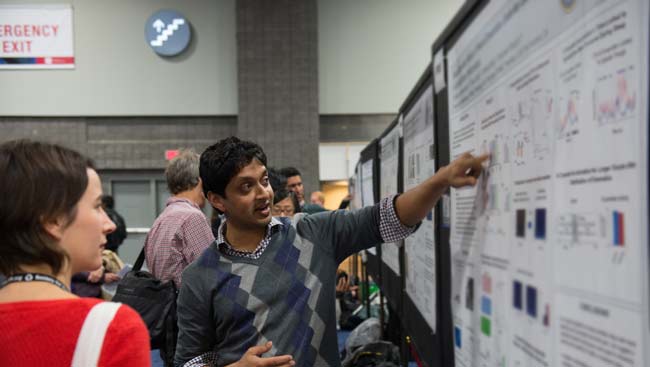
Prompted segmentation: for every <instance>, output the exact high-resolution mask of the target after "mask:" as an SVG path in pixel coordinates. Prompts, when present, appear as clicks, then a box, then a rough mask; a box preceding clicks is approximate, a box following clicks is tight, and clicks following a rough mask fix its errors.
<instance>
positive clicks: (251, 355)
mask: <svg viewBox="0 0 650 367" xmlns="http://www.w3.org/2000/svg"><path fill="white" fill-rule="evenodd" d="M271 347H273V343H272V342H270V341H269V342H266V344H264V345H258V346H255V347H250V348H248V350H247V351H246V353H245V354H244V355H243V356H242V357H241V359H240V360H239V361H237V362H235V363H232V364H229V365H228V366H226V367H271V366H273V367H290V366H293V365H295V364H296V362H294V361H293V357H292V356H290V355H288V354H287V355H283V356H276V357H267V358H262V357H260V356H261V355H262V354H264V353H266V352H268V351H269V350H271Z"/></svg>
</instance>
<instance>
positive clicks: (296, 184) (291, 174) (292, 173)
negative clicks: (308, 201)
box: [280, 167, 305, 207]
mask: <svg viewBox="0 0 650 367" xmlns="http://www.w3.org/2000/svg"><path fill="white" fill-rule="evenodd" d="M280 173H281V174H282V175H284V177H286V178H287V189H288V190H289V191H293V192H294V193H295V194H296V197H297V198H298V202H299V203H300V207H302V206H303V205H305V187H304V186H303V184H302V177H301V176H300V171H298V169H296V168H295V167H284V168H282V169H281V170H280Z"/></svg>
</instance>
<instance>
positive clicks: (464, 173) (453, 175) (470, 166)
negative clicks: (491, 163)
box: [442, 153, 490, 188]
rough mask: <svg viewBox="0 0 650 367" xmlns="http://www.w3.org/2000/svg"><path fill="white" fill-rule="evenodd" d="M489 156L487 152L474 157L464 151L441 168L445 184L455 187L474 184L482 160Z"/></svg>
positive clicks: (481, 168) (481, 166)
mask: <svg viewBox="0 0 650 367" xmlns="http://www.w3.org/2000/svg"><path fill="white" fill-rule="evenodd" d="M488 158H490V155H489V154H484V155H481V156H478V157H474V156H472V155H471V154H469V153H464V154H462V155H461V156H460V157H458V158H456V159H455V160H454V161H453V162H451V163H450V164H449V165H448V166H446V167H444V168H443V172H442V173H443V174H444V175H445V178H446V181H447V185H448V186H451V187H455V188H459V187H463V186H474V185H476V180H477V179H478V177H479V176H480V175H481V171H482V170H483V162H485V161H486V160H487V159H488Z"/></svg>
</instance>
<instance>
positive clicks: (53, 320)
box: [0, 298, 151, 367]
mask: <svg viewBox="0 0 650 367" xmlns="http://www.w3.org/2000/svg"><path fill="white" fill-rule="evenodd" d="M99 302H101V300H98V299H92V298H78V299H62V300H52V301H28V302H12V303H0V366H48V367H55V366H65V367H69V366H70V364H71V363H72V355H73V353H74V349H75V346H76V344H77V338H78V337H79V333H80V332H81V326H82V325H83V322H84V320H85V318H86V315H87V314H88V312H89V311H90V309H91V308H92V307H93V306H94V305H95V304H97V303H99ZM150 358H151V356H150V351H149V334H148V332H147V328H146V326H145V325H144V323H143V322H142V319H141V318H140V316H139V315H138V314H137V313H136V312H135V311H133V309H131V308H129V307H128V306H125V305H122V307H120V308H119V310H118V311H117V314H115V318H114V319H113V321H112V322H111V323H110V325H109V326H108V330H107V331H106V336H105V338H104V345H103V347H102V351H101V354H100V357H99V364H98V365H99V366H147V367H148V366H151V360H150Z"/></svg>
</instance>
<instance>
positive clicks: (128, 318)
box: [0, 140, 151, 367]
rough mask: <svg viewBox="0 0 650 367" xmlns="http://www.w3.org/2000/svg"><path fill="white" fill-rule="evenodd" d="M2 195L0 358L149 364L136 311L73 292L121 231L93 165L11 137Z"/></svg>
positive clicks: (3, 150) (0, 179)
mask: <svg viewBox="0 0 650 367" xmlns="http://www.w3.org/2000/svg"><path fill="white" fill-rule="evenodd" d="M0 195H2V200H1V201H0V273H2V274H4V275H5V276H6V277H7V279H6V280H5V281H4V282H3V283H2V285H1V286H2V287H1V288H0V366H48V367H51V366H66V367H67V366H71V365H72V366H150V364H151V362H150V352H149V335H148V332H147V329H146V327H145V325H144V323H143V322H142V320H141V319H140V316H139V315H138V314H137V313H136V312H135V311H133V310H132V309H130V308H129V307H127V306H124V305H120V304H117V303H111V302H101V301H100V300H97V299H84V298H78V297H77V296H75V295H73V294H72V293H70V279H71V276H72V274H74V273H77V272H81V271H91V270H94V269H97V268H99V267H100V266H101V264H102V249H103V248H104V244H105V243H106V234H108V233H110V232H111V231H113V230H114V229H115V225H114V224H113V222H111V221H110V219H109V218H108V216H107V215H106V213H105V212H104V210H103V209H102V203H101V195H102V188H101V182H100V180H99V176H98V175H97V173H96V172H95V170H94V168H93V164H92V163H91V162H90V161H89V160H88V159H87V158H85V157H83V156H82V155H81V154H79V153H77V152H75V151H72V150H69V149H66V148H63V147H60V146H57V145H52V144H46V143H38V142H30V141H25V140H22V141H12V142H8V143H4V144H2V145H0Z"/></svg>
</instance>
